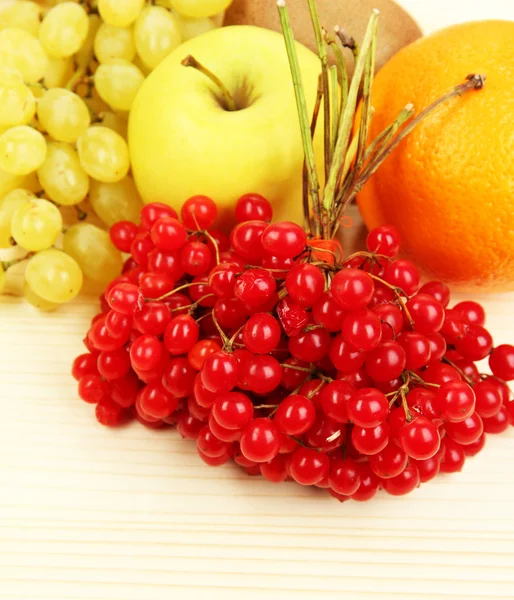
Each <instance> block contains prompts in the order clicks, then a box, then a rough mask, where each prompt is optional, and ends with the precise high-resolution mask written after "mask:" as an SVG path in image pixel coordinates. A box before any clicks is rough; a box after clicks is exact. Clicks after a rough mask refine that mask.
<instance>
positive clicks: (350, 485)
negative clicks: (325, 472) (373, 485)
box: [328, 458, 361, 496]
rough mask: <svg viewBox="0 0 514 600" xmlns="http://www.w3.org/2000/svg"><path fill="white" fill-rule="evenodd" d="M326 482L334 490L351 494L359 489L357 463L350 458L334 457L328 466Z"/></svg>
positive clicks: (347, 494)
mask: <svg viewBox="0 0 514 600" xmlns="http://www.w3.org/2000/svg"><path fill="white" fill-rule="evenodd" d="M328 482H329V485H330V487H331V489H332V490H334V492H336V493H338V494H343V495H345V496H351V495H352V494H354V493H355V492H356V491H357V490H358V489H359V486H360V483H361V477H360V469H359V465H358V463H356V462H355V461H354V460H352V459H350V458H347V459H344V460H343V459H339V458H338V459H335V460H334V461H332V465H331V467H330V475H329V476H328Z"/></svg>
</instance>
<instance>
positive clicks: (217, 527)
mask: <svg viewBox="0 0 514 600" xmlns="http://www.w3.org/2000/svg"><path fill="white" fill-rule="evenodd" d="M358 225H359V224H358V221H356V227H355V229H354V232H353V233H355V234H358V233H359V231H360V228H359V226H358ZM345 245H346V246H347V247H350V246H353V245H355V242H354V241H353V239H349V240H347V241H346V243H345ZM513 300H514V295H513V294H505V295H495V296H492V297H489V298H482V299H481V301H483V303H484V305H485V306H486V308H487V312H488V324H489V327H490V328H491V330H492V332H493V334H494V336H495V340H496V341H497V342H498V343H500V342H508V341H512V340H514V322H513V319H512V308H513ZM96 310H97V306H96V303H95V301H94V300H92V299H88V298H86V297H83V298H80V299H79V300H77V301H75V302H73V303H72V304H71V305H69V306H66V307H65V308H64V309H63V310H61V311H60V312H57V313H54V314H51V315H41V314H39V313H38V312H36V311H35V310H34V309H32V308H31V307H29V306H27V305H25V304H24V303H23V302H22V301H21V300H19V299H16V298H13V297H3V298H2V299H1V303H0V410H1V415H2V419H1V420H0V598H5V599H8V600H16V599H20V600H43V599H45V600H46V599H49V600H50V599H51V600H64V599H66V600H86V599H87V600H169V599H172V598H178V599H180V600H182V599H189V598H209V599H218V598H223V599H224V600H230V599H236V598H237V599H238V600H239V599H240V598H244V599H247V598H248V599H251V600H253V599H261V598H273V599H275V598H277V599H283V598H284V599H285V598H287V599H289V598H291V599H292V598H309V599H314V600H317V599H318V598H319V599H325V598H327V599H328V598H338V599H341V598H351V599H354V598H355V599H356V600H360V599H373V598H377V599H380V600H386V599H387V600H389V599H393V598H394V599H395V600H398V599H401V598H408V599H410V598H416V599H418V600H425V599H433V598H453V599H459V600H470V599H471V598H482V599H486V600H490V599H492V598H514V511H513V508H512V507H513V505H514V470H513V468H512V463H513V461H514V429H511V430H510V431H509V433H508V434H505V435H503V436H501V437H496V438H493V437H491V438H490V439H489V440H488V444H487V449H486V450H485V451H484V452H483V453H482V454H481V455H480V456H477V457H476V458H474V459H471V460H468V462H467V464H466V466H465V470H464V472H463V473H461V474H458V475H451V476H450V475H446V476H440V477H438V478H437V479H436V480H435V481H433V482H430V483H429V484H427V485H425V486H423V487H422V488H421V489H419V490H417V491H415V492H414V493H413V494H411V495H410V496H408V497H405V498H391V497H387V496H386V495H385V494H383V495H380V496H378V497H377V498H376V499H374V500H373V501H371V502H369V503H366V504H359V503H356V502H347V503H344V504H339V503H338V502H336V501H335V500H333V499H332V498H330V497H327V496H326V495H325V494H322V493H319V492H316V491H314V490H308V489H303V488H301V487H300V486H298V485H296V484H292V483H291V484H290V483H287V484H280V485H274V484H271V483H268V482H263V481H261V480H259V479H256V478H249V477H246V476H244V475H243V474H242V473H241V472H240V471H239V470H238V469H237V468H236V467H234V466H224V467H219V468H212V467H207V466H206V465H204V464H203V463H202V462H201V461H200V459H199V458H198V457H197V455H196V450H195V447H194V444H193V443H192V442H189V441H184V440H182V439H181V438H180V437H179V435H178V434H177V432H176V431H170V430H167V431H160V432H155V431H148V430H146V429H144V428H143V427H142V426H140V425H139V424H133V425H130V426H128V427H126V428H123V429H121V430H120V429H118V430H110V429H106V428H103V427H101V426H100V425H98V424H97V423H96V421H95V420H94V417H93V414H92V407H91V406H89V405H86V404H85V403H83V402H82V401H80V400H79V399H78V398H77V394H76V384H75V382H74V381H73V379H72V378H71V376H70V375H69V370H70V363H71V361H72V359H73V358H74V356H75V355H77V354H78V353H80V352H82V350H83V348H82V345H81V339H82V337H83V335H84V333H85V331H86V329H87V327H88V323H89V320H90V318H91V316H92V315H93V314H94V313H95V311H96ZM344 592H345V593H344Z"/></svg>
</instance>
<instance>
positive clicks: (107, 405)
mask: <svg viewBox="0 0 514 600" xmlns="http://www.w3.org/2000/svg"><path fill="white" fill-rule="evenodd" d="M95 415H96V419H97V421H98V422H99V423H100V424H102V425H106V426H107V427H116V425H120V424H121V423H122V421H123V409H122V408H121V407H120V406H118V405H117V404H116V403H114V402H112V401H111V400H102V401H101V402H99V403H98V404H97V405H96V408H95Z"/></svg>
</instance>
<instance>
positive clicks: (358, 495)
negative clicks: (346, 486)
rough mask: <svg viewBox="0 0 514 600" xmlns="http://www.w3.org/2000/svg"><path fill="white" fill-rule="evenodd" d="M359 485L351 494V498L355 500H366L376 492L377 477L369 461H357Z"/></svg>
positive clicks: (377, 485)
mask: <svg viewBox="0 0 514 600" xmlns="http://www.w3.org/2000/svg"><path fill="white" fill-rule="evenodd" d="M359 471H360V479H361V482H360V485H359V488H358V489H357V491H356V492H354V493H353V494H352V496H351V498H352V500H357V502H367V501H368V500H371V498H373V496H374V495H375V494H376V493H377V491H378V487H379V479H378V477H377V476H376V475H375V473H373V471H372V470H371V468H370V466H369V463H359Z"/></svg>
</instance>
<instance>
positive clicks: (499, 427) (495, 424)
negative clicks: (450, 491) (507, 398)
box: [482, 403, 510, 433]
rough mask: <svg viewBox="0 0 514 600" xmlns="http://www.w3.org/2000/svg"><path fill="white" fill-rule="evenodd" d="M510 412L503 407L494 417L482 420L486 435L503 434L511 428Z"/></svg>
mask: <svg viewBox="0 0 514 600" xmlns="http://www.w3.org/2000/svg"><path fill="white" fill-rule="evenodd" d="M509 404H510V403H509ZM509 418H510V415H509V411H507V407H505V406H502V407H501V408H500V410H499V411H498V412H497V413H496V414H495V415H494V416H493V417H485V418H484V419H482V421H483V423H484V431H485V432H486V433H503V432H504V431H505V430H506V429H507V428H508V427H509Z"/></svg>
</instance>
